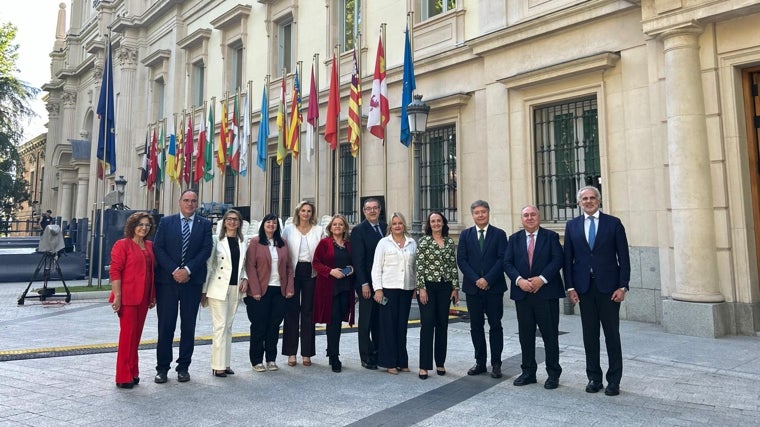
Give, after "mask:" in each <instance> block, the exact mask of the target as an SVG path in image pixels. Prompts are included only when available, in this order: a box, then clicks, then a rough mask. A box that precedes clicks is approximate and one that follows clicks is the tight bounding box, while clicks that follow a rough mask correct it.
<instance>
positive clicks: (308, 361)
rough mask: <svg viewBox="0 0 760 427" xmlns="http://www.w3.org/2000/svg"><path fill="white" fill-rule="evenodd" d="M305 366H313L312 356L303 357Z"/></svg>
mask: <svg viewBox="0 0 760 427" xmlns="http://www.w3.org/2000/svg"><path fill="white" fill-rule="evenodd" d="M303 366H311V357H304V358H303Z"/></svg>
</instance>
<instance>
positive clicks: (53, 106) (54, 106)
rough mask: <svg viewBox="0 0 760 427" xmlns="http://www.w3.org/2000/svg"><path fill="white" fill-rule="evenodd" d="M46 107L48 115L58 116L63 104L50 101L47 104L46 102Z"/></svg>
mask: <svg viewBox="0 0 760 427" xmlns="http://www.w3.org/2000/svg"><path fill="white" fill-rule="evenodd" d="M45 109H46V110H47V112H48V116H51V117H56V116H58V114H59V112H60V110H61V104H59V103H57V102H48V103H47V104H45Z"/></svg>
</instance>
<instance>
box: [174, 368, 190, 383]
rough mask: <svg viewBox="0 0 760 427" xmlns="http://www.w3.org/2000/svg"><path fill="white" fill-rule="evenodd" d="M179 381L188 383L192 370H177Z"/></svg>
mask: <svg viewBox="0 0 760 427" xmlns="http://www.w3.org/2000/svg"><path fill="white" fill-rule="evenodd" d="M177 381H179V382H181V383H186V382H188V381H190V372H187V371H179V372H177Z"/></svg>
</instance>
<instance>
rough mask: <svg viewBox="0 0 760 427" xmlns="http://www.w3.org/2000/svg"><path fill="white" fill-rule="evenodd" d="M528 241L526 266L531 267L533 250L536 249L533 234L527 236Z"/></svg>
mask: <svg viewBox="0 0 760 427" xmlns="http://www.w3.org/2000/svg"><path fill="white" fill-rule="evenodd" d="M528 237H529V239H530V241H529V242H528V266H529V267H531V268H532V267H533V250H534V249H535V248H536V238H535V237H534V236H533V233H530V234H529V235H528Z"/></svg>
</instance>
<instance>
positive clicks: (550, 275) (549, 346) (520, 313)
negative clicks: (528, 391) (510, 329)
mask: <svg viewBox="0 0 760 427" xmlns="http://www.w3.org/2000/svg"><path fill="white" fill-rule="evenodd" d="M536 233H537V234H536V235H534V239H535V240H534V248H533V263H532V264H531V263H529V261H528V237H527V234H526V231H525V230H520V231H518V232H516V233H514V234H513V235H511V236H509V244H508V246H507V251H506V253H505V255H504V272H505V273H506V274H507V276H509V278H510V279H511V280H512V289H511V291H510V298H512V299H513V300H514V301H515V308H516V311H517V327H518V331H519V333H520V348H521V350H522V365H521V367H522V370H523V373H526V374H529V375H533V376H535V374H536V369H537V364H536V326H538V329H539V330H540V331H541V337H542V339H543V341H544V349H545V352H546V372H547V373H548V374H549V377H551V378H559V376H560V374H561V373H562V368H561V367H560V365H559V299H560V298H564V297H565V287H564V286H563V284H562V277H561V276H560V274H559V272H560V270H561V269H562V261H563V258H562V245H560V244H559V235H558V234H557V233H555V232H554V231H551V230H547V229H545V228H542V227H539V228H538V230H537V231H536ZM536 276H543V278H544V279H546V281H547V282H546V283H544V285H543V286H541V288H540V289H539V290H538V292H536V293H530V292H525V291H523V290H522V289H520V287H519V286H518V285H517V279H518V278H522V279H526V280H527V279H529V278H531V277H536Z"/></svg>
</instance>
